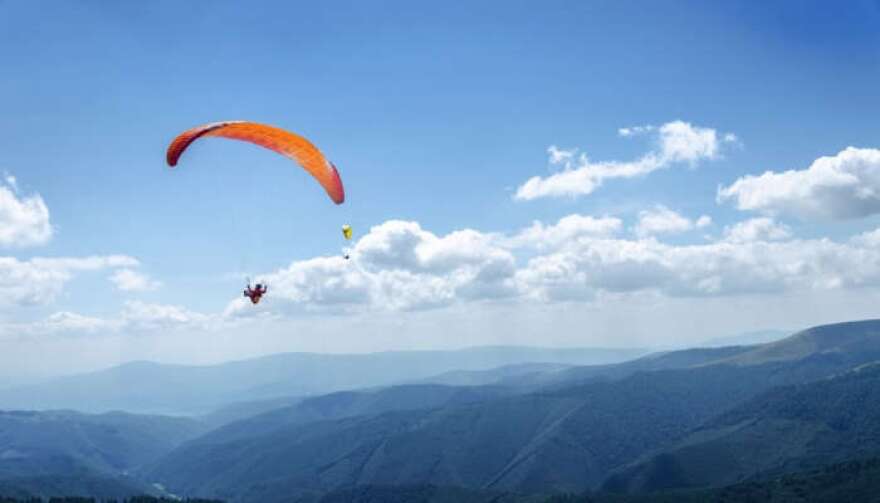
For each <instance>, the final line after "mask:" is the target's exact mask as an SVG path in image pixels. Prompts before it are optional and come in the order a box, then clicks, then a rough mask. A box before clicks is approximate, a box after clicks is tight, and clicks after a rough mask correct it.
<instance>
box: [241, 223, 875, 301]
mask: <svg viewBox="0 0 880 503" xmlns="http://www.w3.org/2000/svg"><path fill="white" fill-rule="evenodd" d="M643 216H645V217H647V215H643ZM651 216H652V217H656V218H654V219H651V218H643V219H642V220H641V221H640V223H641V224H643V231H644V232H645V233H647V232H648V230H651V232H652V233H654V234H662V233H663V232H667V233H669V232H677V231H681V230H683V229H685V228H687V229H694V228H698V227H701V226H706V225H709V223H710V222H711V219H710V218H709V217H708V216H704V218H700V219H698V220H697V221H696V222H694V221H691V220H689V219H686V218H684V217H681V216H680V215H678V214H675V213H674V212H671V211H669V210H668V209H666V208H663V207H660V211H655V212H653V213H651ZM667 217H668V218H667ZM684 220H686V221H687V224H686V225H685V224H684V223H683V221H684ZM621 227H622V224H621V222H620V220H618V219H616V218H611V217H604V218H593V217H589V216H584V215H569V216H567V217H564V218H562V219H560V220H559V221H558V222H556V223H554V224H550V225H547V224H543V223H540V222H535V223H534V224H533V225H532V226H530V227H527V228H525V229H523V230H522V231H519V232H516V233H513V234H511V235H507V236H506V235H502V234H496V233H481V232H478V231H475V230H462V231H456V232H452V233H449V234H447V235H445V236H438V235H435V234H433V233H431V232H429V231H426V230H424V229H422V227H421V226H419V225H418V224H417V223H415V222H404V221H389V222H386V223H384V224H382V225H379V226H376V227H374V228H372V229H371V230H370V232H369V233H367V234H366V235H365V236H364V237H363V238H361V240H360V241H358V242H357V243H356V245H355V247H354V251H353V254H352V259H351V260H349V261H346V260H344V259H342V258H341V257H318V258H314V259H310V260H304V261H298V262H294V263H293V264H291V265H290V266H289V267H288V268H285V269H282V270H279V271H275V272H273V273H270V274H267V275H264V276H262V277H264V278H266V279H267V280H268V283H269V285H270V287H271V291H270V294H269V295H268V296H267V297H266V298H265V299H264V301H263V303H261V304H260V306H258V308H256V309H255V308H254V307H253V306H250V305H249V304H248V303H246V302H245V301H243V300H241V299H238V300H236V301H234V302H233V303H232V304H230V306H229V308H228V313H227V314H229V315H232V316H241V315H253V314H257V313H259V314H260V315H266V313H275V314H281V315H283V314H284V313H289V312H294V313H302V312H304V311H316V312H325V313H326V312H329V313H333V312H336V313H339V312H344V313H352V312H367V311H370V312H375V311H397V310H425V309H434V308H440V307H446V306H451V305H454V304H467V303H470V302H473V301H499V300H503V301H504V302H505V303H509V302H527V301H534V300H541V301H545V302H550V303H553V302H559V301H578V302H591V301H599V300H601V299H607V298H608V296H620V295H631V294H637V293H644V292H648V293H652V294H655V295H660V296H666V297H670V298H674V297H715V296H721V295H747V294H761V293H767V292H783V291H802V290H816V289H818V290H822V289H839V288H852V287H861V286H874V285H876V286H880V249H878V248H877V247H876V246H875V245H874V244H872V243H875V241H880V237H877V236H880V230H878V231H877V232H876V233H865V234H863V235H860V236H858V237H856V238H853V239H852V240H849V241H847V242H842V243H837V242H833V241H830V240H827V239H814V240H798V239H792V236H791V232H790V230H789V229H788V228H787V227H786V226H784V225H782V224H779V223H777V222H774V221H773V220H772V219H769V218H756V219H751V220H747V221H744V222H739V223H737V224H735V225H732V226H728V227H727V228H725V230H724V237H723V238H722V239H720V240H717V241H714V242H710V243H706V244H690V245H670V244H667V243H663V242H661V241H658V240H657V239H656V238H650V239H645V238H644V237H645V235H642V236H640V237H639V239H627V238H625V237H622V236H621V235H620V229H621ZM854 264H856V265H854Z"/></svg>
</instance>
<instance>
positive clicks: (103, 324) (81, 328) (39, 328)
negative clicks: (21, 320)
mask: <svg viewBox="0 0 880 503" xmlns="http://www.w3.org/2000/svg"><path fill="white" fill-rule="evenodd" d="M117 328H118V324H117V323H114V322H112V321H108V320H104V319H101V318H95V317H91V316H83V315H81V314H77V313H72V312H69V311H59V312H56V313H53V314H51V315H49V316H48V317H47V318H46V319H45V320H41V321H38V322H36V323H34V324H33V325H32V326H31V330H30V331H29V332H30V333H37V334H54V333H61V332H75V333H80V334H96V333H102V332H105V331H108V330H116V329H117Z"/></svg>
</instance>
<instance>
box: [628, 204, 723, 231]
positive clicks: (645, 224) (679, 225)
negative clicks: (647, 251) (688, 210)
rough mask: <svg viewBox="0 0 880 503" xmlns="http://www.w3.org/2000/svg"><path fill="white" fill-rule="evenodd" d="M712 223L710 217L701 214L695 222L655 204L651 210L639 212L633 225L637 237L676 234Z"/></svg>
mask: <svg viewBox="0 0 880 503" xmlns="http://www.w3.org/2000/svg"><path fill="white" fill-rule="evenodd" d="M711 223H712V219H711V218H710V217H709V216H707V215H703V216H701V217H700V218H699V219H697V221H696V222H693V221H691V219H689V218H687V217H685V216H683V215H681V214H679V213H677V212H675V211H673V210H670V209H669V208H667V207H665V206H657V207H655V208H654V209H653V210H645V211H641V212H639V221H638V223H637V224H636V226H635V233H636V235H638V236H639V237H647V236H655V235H658V234H678V233H681V232H687V231H689V230H691V229H694V228H695V227H706V226H707V225H709V224H711Z"/></svg>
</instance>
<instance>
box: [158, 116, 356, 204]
mask: <svg viewBox="0 0 880 503" xmlns="http://www.w3.org/2000/svg"><path fill="white" fill-rule="evenodd" d="M203 136H216V137H220V138H230V139H233V140H242V141H247V142H250V143H253V144H256V145H259V146H261V147H265V148H268V149H270V150H274V151H275V152H278V153H279V154H281V155H283V156H286V157H288V158H290V159H293V160H294V161H296V162H297V163H299V164H300V165H301V166H302V167H303V168H304V169H305V170H306V171H308V172H309V174H311V175H312V176H313V177H315V179H316V180H318V183H320V184H321V186H322V187H324V190H326V191H327V195H329V196H330V199H332V200H333V202H334V203H336V204H342V203H343V201H345V189H344V188H343V187H342V180H341V179H340V178H339V172H338V171H336V166H334V165H333V163H331V162H330V161H328V160H327V159H326V158H325V157H324V154H322V153H321V151H320V150H318V148H317V147H315V146H314V145H312V144H311V143H310V142H309V141H308V140H306V139H305V138H303V137H302V136H299V135H296V134H293V133H291V132H289V131H285V130H283V129H281V128H277V127H273V126H267V125H265V124H257V123H256V122H247V121H225V122H214V123H211V124H205V125H203V126H198V127H194V128H192V129H188V130H186V131H184V132H183V133H181V134H180V135H179V136H178V137H177V138H175V139H174V141H172V142H171V145H169V146H168V153H167V156H166V158H167V161H168V165H169V166H171V167H174V166H176V165H177V160H178V159H179V158H180V156H181V154H183V152H184V151H185V150H186V149H187V147H189V145H190V144H191V143H192V142H194V141H196V140H198V139H199V138H202V137H203Z"/></svg>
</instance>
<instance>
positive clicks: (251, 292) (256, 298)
mask: <svg viewBox="0 0 880 503" xmlns="http://www.w3.org/2000/svg"><path fill="white" fill-rule="evenodd" d="M268 291H269V285H262V284H260V283H257V286H256V288H251V284H250V282H248V285H247V288H246V289H245V290H244V296H245V297H247V298H249V299H251V303H253V304H254V305H257V304H259V303H260V299H262V298H263V295H265V294H266V292H268Z"/></svg>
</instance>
